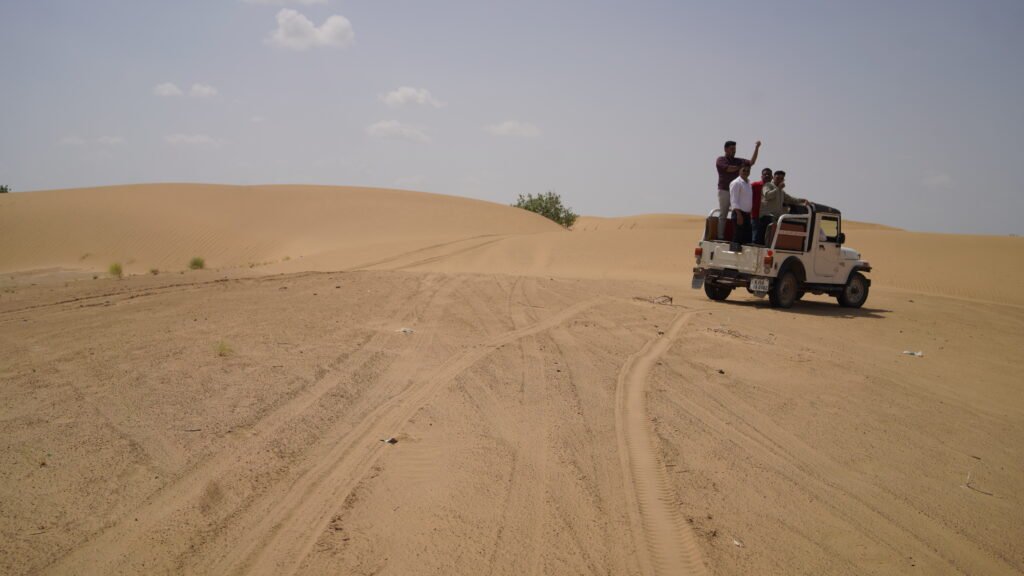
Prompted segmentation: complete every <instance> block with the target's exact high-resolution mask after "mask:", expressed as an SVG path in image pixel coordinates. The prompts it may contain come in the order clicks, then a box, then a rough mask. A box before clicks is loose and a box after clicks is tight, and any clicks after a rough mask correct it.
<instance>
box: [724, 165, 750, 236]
mask: <svg viewBox="0 0 1024 576" xmlns="http://www.w3.org/2000/svg"><path fill="white" fill-rule="evenodd" d="M753 205H754V190H753V189H752V188H751V187H750V166H749V165H747V166H743V167H741V168H740V175H739V178H736V179H735V180H733V181H732V184H730V185H729V209H730V210H732V250H733V252H739V251H740V250H742V248H741V246H742V245H743V244H749V243H750V231H751V230H752V228H751V222H750V211H751V209H752V208H753Z"/></svg>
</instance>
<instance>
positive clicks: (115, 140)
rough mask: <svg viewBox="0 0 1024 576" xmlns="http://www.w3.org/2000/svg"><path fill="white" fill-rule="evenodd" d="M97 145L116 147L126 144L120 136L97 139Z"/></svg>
mask: <svg viewBox="0 0 1024 576" xmlns="http://www.w3.org/2000/svg"><path fill="white" fill-rule="evenodd" d="M96 143H97V144H100V145H102V146H116V145H118V144H124V138H121V137H120V136H100V137H99V138H97V139H96Z"/></svg>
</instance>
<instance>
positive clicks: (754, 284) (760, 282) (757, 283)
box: [750, 278, 768, 292]
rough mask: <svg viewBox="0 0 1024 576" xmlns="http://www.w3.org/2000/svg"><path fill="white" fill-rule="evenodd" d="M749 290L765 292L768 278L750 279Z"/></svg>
mask: <svg viewBox="0 0 1024 576" xmlns="http://www.w3.org/2000/svg"><path fill="white" fill-rule="evenodd" d="M750 291H751V292H767V291H768V279H767V278H754V279H753V280H751V281H750Z"/></svg>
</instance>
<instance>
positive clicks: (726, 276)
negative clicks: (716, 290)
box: [693, 267, 772, 288]
mask: <svg viewBox="0 0 1024 576" xmlns="http://www.w3.org/2000/svg"><path fill="white" fill-rule="evenodd" d="M693 277H694V279H695V280H696V279H697V278H702V279H704V281H710V282H714V283H715V284H720V285H723V286H733V287H744V288H746V287H748V286H750V281H751V280H752V279H754V278H767V279H768V282H769V284H770V283H771V281H772V278H771V277H770V276H761V275H758V274H750V273H748V272H740V271H739V270H736V269H735V268H699V267H696V268H694V269H693Z"/></svg>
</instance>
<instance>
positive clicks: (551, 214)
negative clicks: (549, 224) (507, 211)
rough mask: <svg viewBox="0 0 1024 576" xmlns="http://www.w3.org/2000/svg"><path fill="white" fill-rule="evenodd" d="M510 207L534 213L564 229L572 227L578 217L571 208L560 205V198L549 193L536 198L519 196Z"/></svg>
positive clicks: (528, 195)
mask: <svg viewBox="0 0 1024 576" xmlns="http://www.w3.org/2000/svg"><path fill="white" fill-rule="evenodd" d="M512 206H514V207H516V208H522V209H523V210H529V211H530V212H536V213H537V214H540V215H541V216H543V217H545V218H547V219H549V220H554V221H555V222H558V223H559V224H561V225H562V226H565V227H566V228H569V227H570V226H572V225H573V223H575V222H576V218H578V217H579V215H578V214H576V213H575V212H573V211H572V209H571V208H569V207H567V206H565V205H564V204H562V197H561V196H559V195H558V194H555V193H554V192H550V191H549V192H545V193H544V194H538V195H536V196H534V195H533V194H527V195H526V196H523V195H522V194H520V195H519V199H518V200H516V203H515V204H513V205H512Z"/></svg>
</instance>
